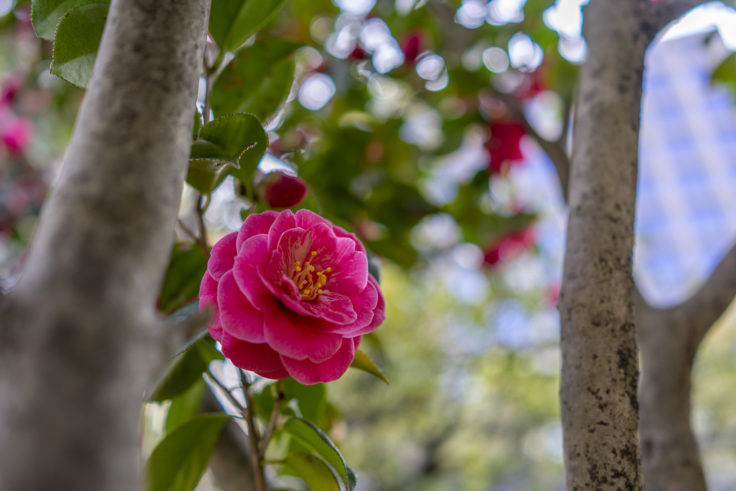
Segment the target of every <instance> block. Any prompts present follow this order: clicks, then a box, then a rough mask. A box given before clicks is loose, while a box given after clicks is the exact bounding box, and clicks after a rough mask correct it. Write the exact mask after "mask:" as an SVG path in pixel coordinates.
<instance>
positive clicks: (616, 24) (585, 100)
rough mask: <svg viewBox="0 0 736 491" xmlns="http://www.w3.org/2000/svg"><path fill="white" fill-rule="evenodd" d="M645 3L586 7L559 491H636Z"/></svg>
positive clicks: (567, 273) (565, 313)
mask: <svg viewBox="0 0 736 491" xmlns="http://www.w3.org/2000/svg"><path fill="white" fill-rule="evenodd" d="M646 5H647V2H641V1H639V0H621V1H618V2H607V1H605V0H591V2H590V4H589V5H588V6H587V8H586V10H585V34H586V39H587V43H588V55H587V61H586V62H585V65H584V66H583V67H582V70H581V74H580V78H579V87H578V94H577V98H576V108H575V116H574V127H573V151H572V160H571V164H572V168H571V174H570V181H569V207H570V216H569V222H568V229H567V249H566V253H565V264H564V271H563V283H562V291H561V295H560V314H561V321H562V376H561V381H560V405H561V413H562V425H563V434H564V454H565V470H566V474H567V488H568V489H596V490H603V489H640V488H641V475H640V469H639V467H640V466H639V452H638V437H637V432H638V425H637V420H638V404H637V395H636V390H637V383H638V358H637V347H636V340H635V330H634V314H633V305H632V291H633V286H634V285H633V279H632V251H633V244H634V204H635V199H636V178H637V162H638V155H637V153H638V137H639V112H640V105H641V91H642V73H643V68H644V54H645V51H646V48H647V46H648V45H649V43H650V42H651V40H652V38H653V36H654V34H655V33H654V32H652V30H653V29H651V27H650V26H648V25H647V24H646V23H645V22H643V21H642V17H643V13H644V12H643V9H644V8H645V7H646Z"/></svg>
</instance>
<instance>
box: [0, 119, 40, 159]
mask: <svg viewBox="0 0 736 491" xmlns="http://www.w3.org/2000/svg"><path fill="white" fill-rule="evenodd" d="M32 136H33V124H32V123H31V122H30V121H29V120H27V119H26V118H10V119H9V120H8V121H6V122H4V123H3V122H0V141H2V143H3V144H4V145H5V146H6V147H8V150H10V152H11V153H14V154H19V153H23V151H25V149H26V147H28V144H29V143H30V141H31V138H32Z"/></svg>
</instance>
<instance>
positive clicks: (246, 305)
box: [217, 271, 266, 343]
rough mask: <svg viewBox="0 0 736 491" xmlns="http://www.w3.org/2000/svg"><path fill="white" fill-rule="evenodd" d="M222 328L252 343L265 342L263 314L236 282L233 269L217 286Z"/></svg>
mask: <svg viewBox="0 0 736 491" xmlns="http://www.w3.org/2000/svg"><path fill="white" fill-rule="evenodd" d="M217 304H218V306H219V308H220V322H222V328H223V329H224V330H225V332H227V333H228V334H230V335H231V336H233V337H235V338H238V339H240V340H242V341H248V342H250V343H264V342H265V341H266V337H265V336H264V334H263V314H262V313H261V312H259V311H258V310H256V309H255V308H254V307H253V305H251V303H250V302H249V301H248V299H247V298H246V297H245V295H243V293H242V292H241V291H240V288H238V284H237V283H236V282H235V278H234V276H233V272H232V271H228V272H227V273H225V274H224V275H223V277H222V279H221V280H220V286H219V287H218V288H217Z"/></svg>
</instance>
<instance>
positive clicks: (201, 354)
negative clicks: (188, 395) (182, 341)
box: [150, 336, 224, 402]
mask: <svg viewBox="0 0 736 491" xmlns="http://www.w3.org/2000/svg"><path fill="white" fill-rule="evenodd" d="M223 359H224V357H223V356H222V354H221V353H220V352H218V351H217V350H216V349H215V346H214V341H213V339H212V338H211V337H210V336H205V337H203V338H202V339H200V340H199V341H197V342H195V343H193V344H192V345H191V346H189V348H187V349H186V351H184V352H183V353H181V354H179V355H177V356H176V357H175V358H174V361H173V362H172V363H171V365H170V366H169V369H168V370H167V371H166V374H165V375H164V376H163V377H162V378H161V381H160V382H159V383H158V384H157V385H156V388H155V390H154V391H153V395H152V396H151V397H150V400H151V401H153V402H163V401H166V400H169V399H173V398H174V397H177V396H178V395H180V394H182V393H183V392H184V391H186V390H187V389H189V388H190V387H191V386H192V385H194V384H195V383H197V382H198V381H199V380H201V379H202V373H204V372H205V371H207V368H208V367H209V365H210V362H211V361H212V360H223Z"/></svg>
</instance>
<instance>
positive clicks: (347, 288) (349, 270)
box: [326, 252, 368, 296]
mask: <svg viewBox="0 0 736 491" xmlns="http://www.w3.org/2000/svg"><path fill="white" fill-rule="evenodd" d="M333 270H335V271H333V273H332V274H331V275H330V276H329V277H328V278H327V285H326V286H327V287H329V288H330V289H331V290H335V291H338V292H341V293H344V294H346V295H349V296H353V295H356V294H359V293H360V292H362V291H363V290H365V286H366V285H367V284H368V257H367V256H366V255H365V253H363V252H354V253H353V254H352V255H350V256H348V257H344V258H343V259H342V261H341V262H340V264H338V265H337V266H335V267H333Z"/></svg>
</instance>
